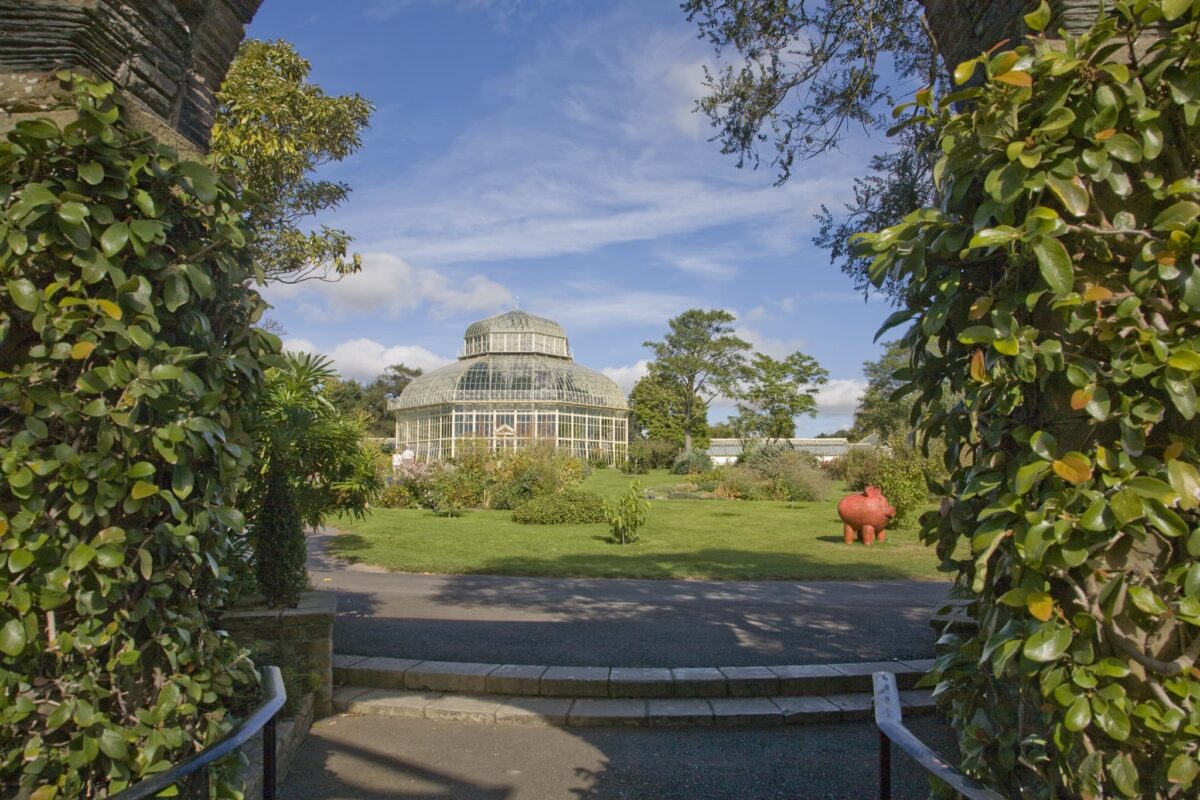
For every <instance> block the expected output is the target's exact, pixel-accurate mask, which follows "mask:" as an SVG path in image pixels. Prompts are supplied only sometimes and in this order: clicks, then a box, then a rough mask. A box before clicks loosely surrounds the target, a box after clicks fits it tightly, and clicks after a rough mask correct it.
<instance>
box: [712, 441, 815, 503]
mask: <svg viewBox="0 0 1200 800" xmlns="http://www.w3.org/2000/svg"><path fill="white" fill-rule="evenodd" d="M832 491H833V484H832V482H831V481H830V480H829V479H828V478H826V477H825V475H824V473H822V472H821V469H820V467H818V466H817V463H816V459H814V458H813V457H812V456H809V455H807V454H805V453H798V452H796V451H795V450H792V449H791V448H789V447H782V446H777V445H766V446H760V447H753V448H751V449H750V451H749V453H747V454H746V455H745V456H743V457H742V458H740V459H739V460H738V464H737V465H736V466H733V467H725V468H724V469H723V470H721V480H720V482H719V484H718V485H717V486H716V487H715V492H716V494H717V496H719V497H728V498H730V499H734V500H783V501H789V502H812V501H817V500H826V499H828V497H829V495H830V493H831V492H832Z"/></svg>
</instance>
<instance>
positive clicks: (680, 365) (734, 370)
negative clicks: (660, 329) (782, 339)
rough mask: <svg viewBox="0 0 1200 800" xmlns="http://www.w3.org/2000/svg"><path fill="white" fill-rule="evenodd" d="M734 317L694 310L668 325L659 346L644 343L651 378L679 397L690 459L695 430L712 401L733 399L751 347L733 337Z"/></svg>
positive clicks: (703, 423) (722, 311)
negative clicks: (651, 358)
mask: <svg viewBox="0 0 1200 800" xmlns="http://www.w3.org/2000/svg"><path fill="white" fill-rule="evenodd" d="M733 321H734V316H733V315H732V314H730V313H729V312H728V311H724V310H722V309H702V308H693V309H689V310H688V311H685V312H683V313H682V314H680V315H679V316H677V317H675V318H674V319H672V320H670V321H669V322H668V323H667V326H668V328H669V330H668V332H667V335H666V336H665V337H664V338H663V340H662V341H661V342H653V341H650V342H646V343H645V345H644V346H645V347H648V348H650V350H651V351H653V353H654V361H653V362H652V363H651V364H650V375H652V376H653V377H654V378H655V379H656V380H658V381H661V382H662V383H664V384H666V385H668V386H673V387H675V389H674V390H675V391H677V392H679V393H680V395H681V398H680V404H679V424H680V426H681V427H682V429H683V451H684V452H685V453H690V452H691V451H692V447H693V445H694V442H693V438H694V436H693V435H694V432H695V431H696V430H697V427H696V426H697V425H700V426H704V425H705V421H706V420H707V416H708V407H709V405H710V404H711V403H712V401H713V399H714V398H716V397H718V396H720V395H725V396H733V394H734V390H735V388H736V385H737V379H738V376H739V375H740V374H741V369H742V367H743V365H744V364H745V363H746V357H747V355H748V354H749V352H750V345H749V344H748V343H747V342H744V341H742V340H741V339H739V338H738V337H737V336H735V335H734V330H733Z"/></svg>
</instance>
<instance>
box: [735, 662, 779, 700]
mask: <svg viewBox="0 0 1200 800" xmlns="http://www.w3.org/2000/svg"><path fill="white" fill-rule="evenodd" d="M720 669H721V673H722V674H723V675H724V676H725V681H726V683H727V685H728V686H729V694H730V696H731V697H769V696H770V695H773V694H779V676H778V675H776V674H775V673H774V672H771V670H769V669H767V668H766V667H721V668H720Z"/></svg>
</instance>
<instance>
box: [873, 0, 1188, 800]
mask: <svg viewBox="0 0 1200 800" xmlns="http://www.w3.org/2000/svg"><path fill="white" fill-rule="evenodd" d="M1110 8H1111V14H1110V15H1106V16H1102V17H1101V18H1100V19H1099V20H1098V21H1097V22H1096V23H1095V25H1094V26H1093V27H1092V28H1091V29H1090V30H1088V31H1086V32H1085V33H1084V34H1083V35H1080V36H1069V37H1066V38H1065V40H1063V41H1051V40H1046V39H1042V38H1041V37H1039V36H1036V35H1035V36H1034V37H1033V38H1032V41H1031V42H1030V43H1029V44H1028V45H1024V46H1020V47H1017V48H1014V49H1007V50H1006V49H998V50H997V51H996V52H992V53H988V54H984V55H981V56H979V57H977V58H973V59H971V60H969V61H967V62H965V63H964V64H962V65H959V66H958V67H957V68H956V69H955V76H956V80H957V82H958V83H959V84H968V81H971V83H970V84H969V85H966V86H963V87H962V88H960V89H959V90H958V91H956V92H955V93H954V94H953V95H950V96H947V97H942V98H939V99H938V100H937V101H936V102H935V101H934V100H933V98H932V97H929V96H921V97H918V98H916V103H915V105H910V106H909V108H910V109H912V113H913V114H914V115H915V119H917V120H920V121H921V122H922V123H924V124H931V125H932V126H933V127H934V128H935V129H936V130H937V133H938V137H939V145H940V146H939V150H940V152H941V156H940V158H939V162H938V164H937V167H936V173H937V175H938V176H939V182H940V183H941V185H942V188H943V190H944V194H945V200H944V202H943V203H942V204H941V205H940V206H939V207H935V208H923V209H920V210H918V211H915V212H913V213H912V214H910V215H908V216H907V217H906V218H905V219H904V220H903V221H902V222H901V223H900V224H898V225H895V226H892V227H890V228H887V229H885V230H883V231H880V232H878V233H872V234H866V235H864V236H863V237H862V240H861V247H862V250H861V251H860V252H862V253H863V254H864V255H870V256H871V257H872V259H873V262H874V267H873V270H874V277H875V278H876V279H877V280H882V279H883V278H884V277H885V276H888V275H891V276H893V277H897V278H899V279H900V280H901V281H902V282H903V283H904V287H905V288H904V300H905V308H904V309H903V310H901V311H899V312H897V313H896V314H895V315H893V316H892V318H891V319H890V320H889V321H888V323H886V325H885V328H886V327H888V326H894V325H899V324H904V323H906V322H911V323H912V324H911V326H910V327H909V328H908V331H907V333H906V335H905V342H906V343H907V344H908V345H909V346H910V349H911V352H912V365H911V367H910V371H909V376H908V377H909V378H910V379H911V381H912V383H913V385H914V387H915V388H916V390H917V402H918V405H919V407H920V408H921V409H922V418H921V420H920V429H921V431H922V432H923V433H924V434H925V435H928V436H936V437H941V438H942V439H943V440H944V441H945V443H946V447H947V450H946V459H945V464H946V468H947V470H948V473H949V477H948V479H947V480H946V481H944V483H943V484H942V486H941V487H940V491H939V494H942V495H943V496H945V497H947V498H948V500H947V502H946V503H945V504H944V506H943V508H942V509H941V510H940V511H939V512H930V513H927V514H926V515H924V516H923V518H922V536H923V538H924V539H925V540H926V541H929V542H931V543H936V545H937V552H938V554H939V556H940V557H941V558H942V559H943V561H944V566H945V568H946V569H947V570H948V571H954V572H957V573H958V574H959V576H960V581H961V582H962V584H963V585H967V586H970V587H971V589H972V591H973V592H974V599H975V603H974V604H973V609H974V612H973V613H974V615H975V618H976V620H977V622H978V632H977V633H976V634H975V635H973V636H968V637H965V638H964V639H962V640H956V638H955V637H953V636H951V637H949V638H947V639H946V640H945V642H946V643H947V644H954V645H957V646H954V647H951V648H949V652H947V653H946V654H945V655H944V656H943V657H942V658H940V659H939V660H938V661H937V662H936V664H935V673H936V675H937V677H938V679H939V681H940V685H939V695H940V697H941V700H942V702H943V704H944V707H945V708H946V709H947V710H948V711H949V713H950V716H951V719H952V721H953V722H954V724H955V726H956V727H957V728H958V729H959V732H960V736H959V744H960V750H961V754H962V759H963V763H964V765H965V766H966V767H967V768H968V769H969V770H970V771H972V772H973V773H975V774H977V775H979V776H981V777H983V778H984V779H985V780H986V781H987V782H988V783H990V784H992V785H993V786H995V787H996V788H998V789H999V790H1000V791H1002V792H1003V793H1004V794H1005V795H1006V796H1010V797H1030V798H1063V797H1084V798H1093V797H1096V798H1098V797H1131V798H1132V797H1138V798H1142V797H1154V798H1183V797H1195V796H1197V790H1196V787H1197V775H1198V773H1200V759H1198V756H1200V750H1198V748H1200V672H1198V665H1200V633H1198V628H1200V470H1198V466H1200V451H1198V450H1197V430H1198V426H1197V411H1198V408H1197V395H1198V390H1200V181H1197V175H1200V152H1198V150H1197V148H1196V146H1195V144H1196V142H1197V141H1200V44H1198V42H1200V7H1198V6H1197V5H1196V4H1195V3H1194V2H1192V0H1129V1H1126V0H1117V2H1114V3H1112V4H1111V5H1110ZM1050 18H1051V13H1050V8H1049V6H1048V5H1047V4H1046V3H1041V4H1039V6H1038V7H1037V8H1036V9H1035V10H1033V11H1032V12H1031V13H1030V14H1029V15H1027V16H1026V17H1025V20H1026V22H1027V23H1028V24H1029V26H1030V27H1031V28H1033V29H1035V30H1041V29H1043V28H1045V26H1046V25H1047V24H1048V23H1049V21H1050ZM947 383H948V384H949V389H950V391H952V392H954V393H955V394H956V395H957V396H958V398H959V399H958V401H957V402H955V403H954V404H952V405H945V404H943V403H941V402H940V401H941V398H942V397H943V396H944V394H945V392H946V391H947Z"/></svg>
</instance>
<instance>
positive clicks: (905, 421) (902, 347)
mask: <svg viewBox="0 0 1200 800" xmlns="http://www.w3.org/2000/svg"><path fill="white" fill-rule="evenodd" d="M913 208H917V206H910V207H909V210H910V211H911V210H912V209H913ZM860 230H861V229H860ZM883 347H884V351H883V355H881V356H880V357H879V360H878V361H864V362H863V376H864V377H865V378H866V379H867V389H866V391H865V392H863V396H862V397H861V398H859V401H858V408H856V409H855V410H854V426H853V428H852V429H851V431H850V439H851V440H852V441H857V440H859V439H862V438H864V437H867V436H870V435H871V434H873V433H876V434H879V436H880V437H881V438H882V439H890V438H892V436H894V435H896V434H899V435H905V434H907V433H908V432H909V431H910V430H912V411H913V402H912V400H913V399H912V397H911V396H908V397H904V396H899V397H896V396H894V395H895V393H896V391H897V390H898V389H900V388H901V387H902V386H903V385H904V382H903V381H900V380H898V379H897V378H896V377H895V376H896V373H897V372H899V371H900V370H903V369H906V368H907V367H908V361H909V359H908V352H909V350H908V346H907V345H906V344H905V343H904V342H902V341H895V342H884V344H883ZM901 374H903V373H901Z"/></svg>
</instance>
